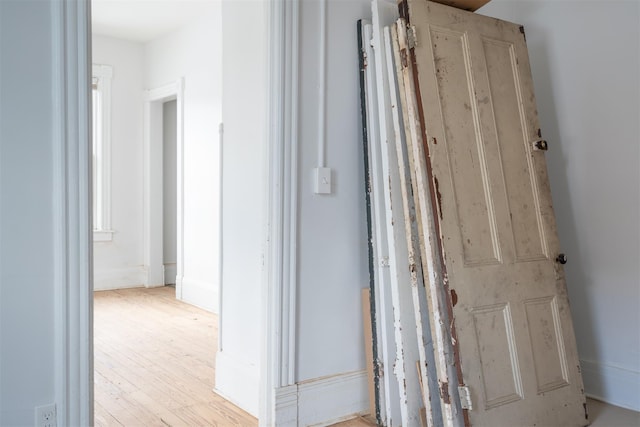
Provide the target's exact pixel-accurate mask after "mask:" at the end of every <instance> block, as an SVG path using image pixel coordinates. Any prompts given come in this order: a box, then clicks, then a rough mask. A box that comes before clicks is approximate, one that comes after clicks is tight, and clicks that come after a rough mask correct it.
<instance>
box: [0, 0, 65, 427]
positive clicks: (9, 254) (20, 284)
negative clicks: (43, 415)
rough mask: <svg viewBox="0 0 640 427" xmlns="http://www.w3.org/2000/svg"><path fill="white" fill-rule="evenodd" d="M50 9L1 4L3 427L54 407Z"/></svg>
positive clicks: (0, 382)
mask: <svg viewBox="0 0 640 427" xmlns="http://www.w3.org/2000/svg"><path fill="white" fill-rule="evenodd" d="M50 15H51V12H50V4H49V3H48V2H20V1H2V2H0V195H1V198H0V425H3V426H9V425H10V426H23V425H24V426H28V425H33V420H34V407H35V406H39V405H44V404H49V403H53V402H54V392H55V391H54V358H53V355H54V341H53V336H54V324H55V322H54V321H55V316H54V299H55V298H54V277H55V270H54V261H53V260H54V258H55V256H54V255H55V254H54V250H53V248H54V240H53V236H54V230H53V220H52V218H53V216H54V206H53V198H52V193H53V191H54V187H53V184H52V183H53V181H54V179H53V167H52V158H53V144H52V140H53V138H52V135H53V128H52V109H51V105H53V104H52V102H53V99H52V90H51V84H52V83H51V82H52V79H51V75H52V72H53V67H52V57H51V37H52V34H51V23H50Z"/></svg>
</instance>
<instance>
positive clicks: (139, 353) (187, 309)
mask: <svg viewBox="0 0 640 427" xmlns="http://www.w3.org/2000/svg"><path fill="white" fill-rule="evenodd" d="M216 325H217V319H216V316H215V315H214V314H211V313H208V312H206V311H204V310H201V309H199V308H197V307H194V306H191V305H189V304H184V303H182V302H180V301H178V300H176V299H175V289H174V288H172V287H163V288H152V289H144V288H136V289H125V290H116V291H100V292H95V294H94V364H95V425H96V426H99V427H101V426H127V427H128V426H131V427H137V426H145V427H146V426H163V427H166V426H172V427H178V426H224V427H231V426H240V427H253V426H257V425H258V420H257V419H256V418H254V417H252V416H251V415H249V414H248V413H247V412H245V411H243V410H242V409H240V408H238V407H237V406H235V405H233V404H231V403H230V402H228V401H226V400H225V399H223V398H222V397H220V396H219V395H217V394H216V393H214V392H213V391H212V389H213V384H214V376H215V354H216V347H217V330H216V327H217V326H216Z"/></svg>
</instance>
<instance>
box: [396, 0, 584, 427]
mask: <svg viewBox="0 0 640 427" xmlns="http://www.w3.org/2000/svg"><path fill="white" fill-rule="evenodd" d="M402 9H403V11H402V12H401V13H402V14H403V15H404V17H405V18H406V19H408V21H409V25H410V26H412V27H414V28H415V29H414V31H412V33H413V36H414V37H415V48H414V49H413V54H414V55H415V56H414V58H413V59H414V60H415V66H416V68H415V69H414V70H415V72H416V73H417V83H418V86H419V87H416V94H417V96H418V103H419V104H421V107H422V111H421V122H422V129H423V130H424V132H425V135H424V136H425V138H424V139H425V141H426V143H427V144H426V146H425V152H426V156H425V157H426V159H428V160H427V161H430V167H431V171H432V176H431V180H430V191H431V193H432V194H433V195H434V196H435V197H433V200H434V201H435V205H436V206H435V207H434V209H435V212H434V218H435V220H436V229H437V230H439V235H440V236H439V237H440V244H441V248H442V259H443V263H442V264H443V265H442V266H443V273H444V277H445V280H444V285H445V287H444V289H447V288H446V284H447V280H446V278H448V292H447V299H448V303H449V307H450V308H451V309H452V314H453V319H452V321H451V323H452V327H453V328H454V332H455V334H457V340H455V341H454V349H455V350H456V352H457V359H458V362H459V364H460V368H461V376H462V377H461V379H460V378H459V380H461V381H460V382H461V383H463V385H464V386H465V387H467V388H468V390H469V392H470V403H471V406H472V409H470V410H468V414H467V415H468V419H467V423H469V422H470V424H471V425H491V426H498V425H501V426H502V425H536V424H537V425H555V426H558V425H562V426H584V425H586V424H587V420H586V415H585V409H584V404H585V397H584V394H583V389H582V388H583V385H582V378H581V374H580V367H579V362H578V354H577V349H576V343H575V338H574V332H573V325H572V321H571V315H570V312H569V302H568V297H567V289H566V284H565V277H564V270H563V267H562V265H561V264H562V263H563V262H565V261H566V259H565V258H563V256H562V255H561V254H560V252H561V248H560V246H559V242H558V238H557V232H556V224H555V219H554V214H553V208H552V204H551V194H550V188H549V180H548V177H547V171H546V163H545V155H546V143H543V142H540V140H541V139H542V138H541V131H540V128H539V123H538V117H537V111H536V104H535V99H534V92H533V83H532V79H531V73H530V67H529V59H528V53H527V48H526V43H525V35H524V31H523V29H522V28H521V27H519V26H518V25H515V24H511V23H507V22H504V21H500V20H497V19H493V18H488V17H484V16H481V15H477V14H473V13H469V12H465V11H462V10H459V9H455V8H451V7H448V6H443V5H440V4H436V3H432V2H427V1H424V0H408V2H407V4H405V5H404V7H403V8H402ZM551 147H552V144H551ZM550 153H553V150H552V151H551V152H550ZM455 334H454V337H455ZM463 390H464V389H463ZM461 394H464V393H461Z"/></svg>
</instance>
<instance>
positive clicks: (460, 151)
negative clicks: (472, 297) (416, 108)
mask: <svg viewBox="0 0 640 427" xmlns="http://www.w3.org/2000/svg"><path fill="white" fill-rule="evenodd" d="M431 39H432V43H433V54H434V66H435V75H436V79H437V82H438V94H439V99H440V101H441V102H440V106H439V107H440V110H441V114H442V119H443V125H444V129H445V135H444V136H445V137H444V138H443V139H442V141H440V143H441V144H444V145H446V147H447V154H448V161H449V164H450V167H449V170H450V171H451V172H452V173H450V174H449V177H448V179H449V180H450V181H451V186H452V190H453V193H454V197H455V206H454V209H455V212H452V214H453V215H455V216H457V218H458V221H459V224H460V239H461V243H462V248H463V252H464V262H465V264H467V265H482V264H494V263H498V262H499V250H498V241H497V236H496V233H495V229H496V226H495V218H494V217H493V200H492V198H491V191H490V188H489V186H488V176H487V173H488V172H487V165H486V162H485V156H484V142H483V139H482V135H481V134H479V133H478V132H477V128H478V126H479V124H478V112H477V108H476V104H475V102H474V101H473V98H472V95H473V92H474V84H473V78H472V75H471V73H470V69H469V67H468V65H469V60H468V58H469V46H468V43H467V42H466V39H465V36H464V34H463V33H459V32H453V31H447V30H442V29H437V28H434V29H432V30H431ZM434 143H435V144H437V143H438V141H437V140H436V141H434ZM456 170H465V171H466V175H465V176H462V175H459V174H457V173H455V171H456ZM470 177H472V179H469V178H470ZM438 187H439V184H438ZM436 191H437V190H436ZM440 207H441V209H442V206H440ZM440 215H444V212H440Z"/></svg>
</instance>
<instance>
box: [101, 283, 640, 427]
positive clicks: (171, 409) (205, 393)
mask: <svg viewBox="0 0 640 427" xmlns="http://www.w3.org/2000/svg"><path fill="white" fill-rule="evenodd" d="M216 325H217V319H216V316H215V315H214V314H211V313H208V312H206V311H204V310H201V309H199V308H197V307H194V306H191V305H189V304H184V303H182V302H180V301H178V300H176V299H175V289H174V288H172V287H164V288H152V289H144V288H137V289H126V290H117V291H101V292H96V293H95V296H94V355H95V358H94V364H95V425H96V426H98V427H102V426H126V427H138V426H145V427H146V426H162V427H166V426H172V427H179V426H220V427H233V426H239V427H254V426H257V425H258V420H257V419H256V418H254V417H252V416H251V415H249V414H248V413H246V412H245V411H243V410H242V409H240V408H238V407H237V406H235V405H233V404H232V403H230V402H228V401H226V400H225V399H223V398H222V397H220V396H218V395H217V394H215V393H214V392H213V391H212V388H213V383H214V376H215V354H216V346H217V330H216V327H217V326H216ZM588 407H589V416H590V419H591V420H592V424H591V427H612V426H616V427H618V426H625V427H627V426H638V425H640V413H638V412H633V411H629V410H626V409H622V408H617V407H615V406H611V405H608V404H606V403H602V402H598V401H596V400H592V399H588ZM374 425H375V423H372V422H371V421H370V420H368V419H367V418H364V417H359V418H355V419H352V420H349V421H345V422H343V423H339V424H336V426H340V427H371V426H374Z"/></svg>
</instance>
